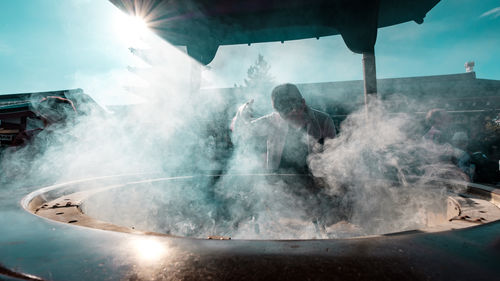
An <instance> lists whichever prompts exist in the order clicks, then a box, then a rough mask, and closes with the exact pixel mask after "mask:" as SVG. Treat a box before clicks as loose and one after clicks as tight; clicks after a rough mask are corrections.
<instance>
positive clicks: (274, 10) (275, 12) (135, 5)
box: [110, 0, 439, 64]
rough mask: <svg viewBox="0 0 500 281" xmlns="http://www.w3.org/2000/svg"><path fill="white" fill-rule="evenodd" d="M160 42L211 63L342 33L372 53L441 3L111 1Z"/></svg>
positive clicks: (359, 50)
mask: <svg viewBox="0 0 500 281" xmlns="http://www.w3.org/2000/svg"><path fill="white" fill-rule="evenodd" d="M110 1H111V2H112V3H113V4H114V5H115V6H117V7H118V8H120V9H121V10H123V11H125V12H126V13H128V14H130V15H134V16H138V17H141V18H143V19H144V20H145V21H146V23H147V24H148V26H149V27H150V28H151V29H152V30H153V31H154V32H156V33H157V34H158V35H159V36H160V37H162V38H163V39H165V40H166V41H168V42H170V43H171V44H173V45H180V46H186V47H187V51H188V53H189V55H191V56H192V57H193V58H195V59H197V60H198V61H200V62H201V63H203V64H208V63H210V61H211V60H212V59H213V57H214V56H215V53H216V52H217V48H218V47H219V46H221V45H233V44H251V43H261V42H273V41H288V40H297V39H306V38H319V37H323V36H329V35H338V34H341V35H342V37H343V39H344V41H345V42H346V45H347V47H348V48H349V49H350V50H352V51H353V52H356V53H367V52H373V48H374V45H375V41H376V38H377V28H379V27H385V26H391V25H395V24H400V23H403V22H408V21H415V22H417V23H422V22H423V19H424V17H425V15H426V14H427V12H428V11H429V10H431V9H432V8H433V7H434V6H435V5H436V4H437V3H438V2H439V0H419V1H414V0H290V1H286V2H285V1H280V0H240V1H231V0H201V1H197V0H110Z"/></svg>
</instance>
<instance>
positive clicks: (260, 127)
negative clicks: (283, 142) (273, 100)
mask: <svg viewBox="0 0 500 281" xmlns="http://www.w3.org/2000/svg"><path fill="white" fill-rule="evenodd" d="M252 105H253V100H251V101H248V102H246V103H244V104H242V105H241V106H240V107H239V108H238V110H237V111H236V114H235V116H234V118H233V120H232V121H231V130H232V131H233V133H236V134H238V135H240V136H244V137H245V136H249V135H257V136H264V135H267V134H269V131H270V130H271V125H272V124H271V116H270V115H266V116H262V117H260V118H257V119H253V109H252Z"/></svg>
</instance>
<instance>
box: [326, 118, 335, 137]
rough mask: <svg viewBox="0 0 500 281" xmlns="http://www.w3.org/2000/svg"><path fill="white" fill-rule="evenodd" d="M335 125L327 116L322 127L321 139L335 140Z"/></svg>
mask: <svg viewBox="0 0 500 281" xmlns="http://www.w3.org/2000/svg"><path fill="white" fill-rule="evenodd" d="M335 135H336V131H335V124H334V123H333V120H332V118H331V117H330V116H328V117H327V118H326V120H325V124H324V126H323V138H325V139H333V138H335Z"/></svg>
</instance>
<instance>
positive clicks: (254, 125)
mask: <svg viewBox="0 0 500 281" xmlns="http://www.w3.org/2000/svg"><path fill="white" fill-rule="evenodd" d="M271 101H272V106H273V108H274V110H275V112H273V113H271V114H268V115H265V116H263V117H260V118H257V119H253V118H252V117H253V116H252V113H253V111H252V104H253V100H252V101H250V102H247V103H245V104H243V105H241V106H240V107H239V108H238V111H237V112H236V115H235V116H234V118H233V120H232V123H231V129H232V130H233V134H234V135H235V137H237V138H240V139H242V140H243V141H245V140H246V139H249V137H250V136H251V135H259V136H265V137H266V138H267V153H266V161H265V166H266V168H267V169H268V170H271V171H278V170H279V171H280V172H286V173H298V174H307V173H308V172H309V169H308V166H307V156H308V155H309V154H310V153H312V152H316V151H319V150H321V148H322V145H323V143H324V141H325V139H328V138H334V137H335V126H334V123H333V120H332V119H331V118H330V116H328V115H327V114H326V113H324V112H321V111H318V110H315V109H312V108H311V107H309V106H307V104H306V102H305V100H304V98H303V97H302V95H301V93H300V91H299V89H298V88H297V86H295V85H294V84H289V83H287V84H282V85H279V86H276V87H275V88H274V89H273V91H272V93H271Z"/></svg>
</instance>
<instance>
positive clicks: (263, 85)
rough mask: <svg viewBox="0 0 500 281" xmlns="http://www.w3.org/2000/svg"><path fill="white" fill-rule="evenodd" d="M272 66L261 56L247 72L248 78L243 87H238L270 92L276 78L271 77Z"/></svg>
mask: <svg viewBox="0 0 500 281" xmlns="http://www.w3.org/2000/svg"><path fill="white" fill-rule="evenodd" d="M270 69H271V66H270V65H269V64H268V63H267V61H266V60H265V59H264V56H262V55H261V54H259V56H258V57H257V60H256V61H255V62H254V64H253V65H251V66H250V67H249V68H248V70H247V78H245V79H244V81H243V82H244V84H243V85H237V84H235V86H236V87H245V88H248V89H249V90H251V91H252V90H268V89H270V88H271V87H272V86H273V85H274V77H273V76H272V75H271V73H270V71H269V70H270Z"/></svg>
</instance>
